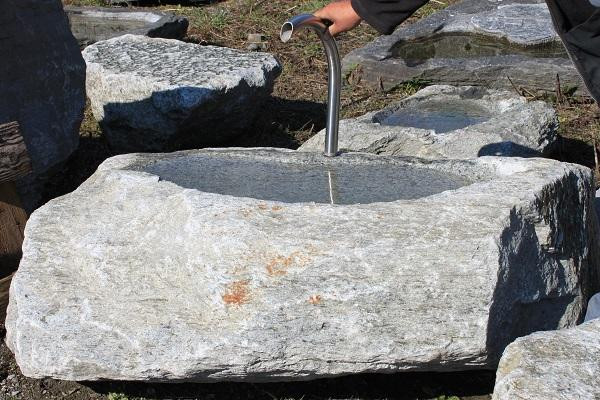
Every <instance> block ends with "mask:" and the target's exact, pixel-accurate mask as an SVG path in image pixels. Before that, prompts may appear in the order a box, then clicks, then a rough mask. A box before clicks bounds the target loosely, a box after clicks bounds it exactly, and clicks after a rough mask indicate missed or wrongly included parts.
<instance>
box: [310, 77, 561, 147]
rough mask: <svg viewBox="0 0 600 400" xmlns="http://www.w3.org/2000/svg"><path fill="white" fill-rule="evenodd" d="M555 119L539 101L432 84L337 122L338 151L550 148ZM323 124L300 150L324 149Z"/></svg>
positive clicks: (555, 128) (553, 138) (505, 94)
mask: <svg viewBox="0 0 600 400" xmlns="http://www.w3.org/2000/svg"><path fill="white" fill-rule="evenodd" d="M557 127H558V120H557V117H556V113H555V111H554V109H553V108H552V107H551V106H550V105H548V104H546V103H545V102H542V101H532V102H528V101H527V100H526V99H525V98H523V97H520V96H518V95H516V94H515V93H514V92H508V91H501V90H491V89H485V88H482V87H475V86H461V87H455V86H444V85H436V86H430V87H427V88H425V89H422V90H420V91H419V92H417V93H416V94H415V95H413V96H411V97H408V98H407V99H405V100H403V101H402V102H400V103H399V104H396V105H393V106H390V107H388V108H386V109H384V110H382V111H378V112H372V113H368V114H366V115H363V116H361V117H358V118H353V119H347V120H342V121H341V122H340V132H339V147H340V150H342V151H362V152H367V153H374V154H384V155H408V156H417V157H426V158H438V159H439V158H474V157H479V156H490V155H495V156H511V157H514V156H518V157H531V156H539V155H547V154H549V153H551V152H552V150H553V149H554V147H555V145H556V140H557V137H558V136H557ZM324 143H325V130H323V131H321V132H319V133H318V134H316V135H315V136H313V137H312V138H310V139H309V140H308V141H306V142H305V143H304V144H303V145H302V146H300V148H299V149H298V150H299V151H323V148H324Z"/></svg>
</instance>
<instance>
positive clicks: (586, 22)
mask: <svg viewBox="0 0 600 400" xmlns="http://www.w3.org/2000/svg"><path fill="white" fill-rule="evenodd" d="M546 3H547V4H548V8H549V9H550V14H551V15H552V19H553V21H554V26H555V27H556V31H557V32H558V34H559V35H560V37H561V39H562V41H563V43H564V44H565V48H566V49H567V52H568V53H569V55H570V56H571V60H572V61H573V63H574V64H575V67H576V68H577V70H578V71H579V74H580V75H581V77H582V78H583V82H584V83H585V85H586V87H587V89H588V91H589V92H590V94H591V95H592V97H593V98H594V99H595V100H596V101H597V102H598V103H599V104H600V7H594V6H592V4H591V2H590V1H589V0H546Z"/></svg>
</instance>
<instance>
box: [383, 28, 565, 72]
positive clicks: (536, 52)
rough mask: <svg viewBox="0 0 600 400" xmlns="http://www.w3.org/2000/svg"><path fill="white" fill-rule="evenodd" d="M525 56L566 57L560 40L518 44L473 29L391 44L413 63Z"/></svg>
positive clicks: (409, 62)
mask: <svg viewBox="0 0 600 400" xmlns="http://www.w3.org/2000/svg"><path fill="white" fill-rule="evenodd" d="M511 55H519V56H528V57H533V58H568V55H567V53H566V52H565V49H564V47H563V46H562V44H560V43H559V42H556V41H551V42H547V43H538V44H534V45H527V46H525V45H519V44H516V43H511V42H509V41H508V40H506V39H503V38H498V37H492V36H485V35H481V34H475V33H444V34H439V35H435V36H430V37H425V38H421V39H415V40H410V41H405V42H400V43H398V44H396V45H395V46H394V47H393V48H392V56H393V57H396V58H401V59H403V60H404V62H405V63H406V65H407V66H409V67H416V66H418V65H421V64H424V63H426V62H427V61H428V60H431V59H433V58H451V59H460V58H480V57H495V56H511Z"/></svg>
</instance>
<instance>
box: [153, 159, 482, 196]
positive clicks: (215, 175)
mask: <svg viewBox="0 0 600 400" xmlns="http://www.w3.org/2000/svg"><path fill="white" fill-rule="evenodd" d="M143 170H144V171H146V172H149V173H152V174H155V175H158V176H159V177H160V178H161V180H164V181H170V182H173V183H175V184H177V185H179V186H182V187H185V188H190V189H197V190H200V191H203V192H209V193H219V194H225V195H231V196H238V197H251V198H256V199H262V200H273V201H281V202H286V203H300V202H315V203H332V204H357V203H361V204H365V203H374V202H387V201H394V200H400V199H417V198H421V197H425V196H430V195H432V194H436V193H440V192H443V191H446V190H452V189H457V188H459V187H461V186H465V185H468V184H470V183H471V182H469V181H468V180H467V179H465V178H463V177H460V176H458V175H453V174H449V173H446V172H441V171H438V170H434V169H429V168H419V167H416V166H411V165H399V164H391V163H387V164H386V163H373V164H350V163H347V162H340V163H337V162H328V163H326V164H306V163H301V162H297V163H293V162H277V161H263V160H252V159H235V158H220V157H215V156H206V155H199V156H186V157H180V158H175V159H170V160H163V161H159V162H156V163H154V164H151V165H148V166H146V167H144V168H143Z"/></svg>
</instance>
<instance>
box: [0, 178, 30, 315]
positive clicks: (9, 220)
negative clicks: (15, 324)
mask: <svg viewBox="0 0 600 400" xmlns="http://www.w3.org/2000/svg"><path fill="white" fill-rule="evenodd" d="M26 222H27V213H26V212H25V210H23V207H22V205H21V202H20V200H19V196H18V195H17V191H16V187H15V184H14V182H4V183H0V323H4V317H5V310H6V305H7V304H8V287H9V286H10V277H11V276H12V274H13V273H14V272H15V271H16V270H17V268H18V267H19V262H20V261H21V255H22V251H21V245H22V244H23V236H24V230H25V223H26Z"/></svg>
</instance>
